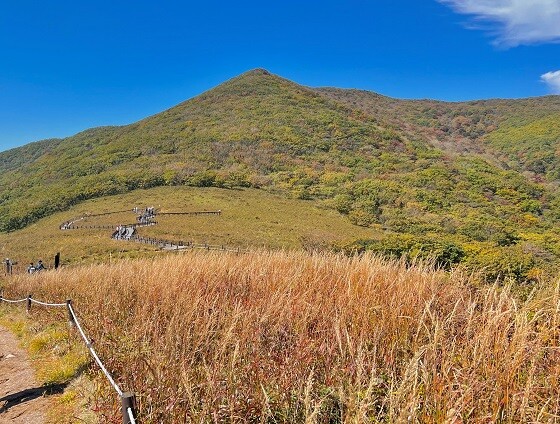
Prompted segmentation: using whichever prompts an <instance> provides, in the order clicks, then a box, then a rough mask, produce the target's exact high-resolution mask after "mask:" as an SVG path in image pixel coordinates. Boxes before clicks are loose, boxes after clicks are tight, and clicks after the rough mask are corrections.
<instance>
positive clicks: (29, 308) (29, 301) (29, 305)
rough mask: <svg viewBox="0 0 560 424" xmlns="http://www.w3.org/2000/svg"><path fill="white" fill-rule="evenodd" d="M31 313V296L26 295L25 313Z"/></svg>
mask: <svg viewBox="0 0 560 424" xmlns="http://www.w3.org/2000/svg"><path fill="white" fill-rule="evenodd" d="M29 311H31V295H30V294H29V295H27V313H29Z"/></svg>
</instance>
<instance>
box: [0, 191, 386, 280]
mask: <svg viewBox="0 0 560 424" xmlns="http://www.w3.org/2000/svg"><path fill="white" fill-rule="evenodd" d="M150 205H153V206H156V207H158V208H159V207H161V208H162V209H163V210H167V211H185V210H186V211H192V210H205V209H206V210H208V209H210V210H218V209H220V210H222V211H223V214H222V215H221V216H200V217H188V216H187V217H181V216H168V217H165V216H161V217H158V221H159V222H160V224H159V225H157V226H154V227H150V228H142V229H140V230H139V231H140V234H143V235H146V236H151V237H159V238H169V239H172V240H194V241H196V242H198V243H203V242H209V243H216V244H225V245H229V246H240V247H250V246H263V245H265V246H268V247H274V248H280V247H285V248H297V247H302V246H304V247H305V246H314V245H317V246H320V245H324V244H329V243H331V242H333V241H343V240H351V239H354V238H364V237H368V238H371V237H374V238H375V237H376V236H377V234H376V231H375V230H374V229H366V228H362V227H358V226H354V225H352V224H350V223H349V222H348V221H347V220H346V219H345V218H344V217H343V216H341V215H340V214H339V213H337V212H335V211H332V210H324V209H319V208H318V207H317V206H318V204H317V203H316V202H313V201H301V200H299V201H298V200H290V199H286V198H285V197H281V196H277V195H272V194H269V193H266V192H263V191H259V190H254V189H245V190H225V189H217V188H206V189H202V188H190V187H161V188H153V189H149V190H136V191H133V192H131V193H127V194H122V195H117V196H111V197H106V198H103V199H97V200H90V201H87V202H84V203H82V204H80V205H79V206H76V207H73V208H72V209H70V210H69V211H67V212H64V213H58V214H55V215H52V216H50V217H48V218H44V219H42V220H40V221H38V222H37V223H35V224H32V225H30V226H29V227H27V228H25V229H23V230H18V231H15V232H12V233H8V234H0V255H1V256H2V257H10V258H13V259H14V260H18V261H19V264H20V265H19V271H22V270H23V269H24V268H25V266H26V264H27V263H28V262H30V261H31V260H33V261H37V260H38V259H39V258H42V259H43V260H45V261H47V260H48V262H49V263H50V262H52V258H53V257H54V255H55V253H56V252H61V254H62V257H63V259H64V261H65V262H66V263H68V262H80V261H84V260H85V261H92V260H96V259H107V257H108V256H109V255H112V257H113V258H116V257H122V256H128V257H129V256H135V255H137V254H139V252H145V254H148V253H149V252H151V251H154V249H153V248H151V247H148V246H145V245H141V244H135V243H129V242H124V241H120V242H119V241H114V240H111V239H110V234H111V230H93V229H92V230H89V229H80V230H69V231H61V230H59V228H58V227H59V225H60V224H61V223H62V222H64V221H67V220H69V219H71V218H74V217H78V216H81V215H82V214H84V213H88V212H89V213H101V212H108V211H119V210H128V209H132V207H134V206H140V207H142V206H150ZM134 221H135V215H134V214H133V213H122V214H118V215H109V216H104V217H96V218H89V219H87V220H86V221H83V222H80V223H83V224H84V225H88V224H89V225H106V224H113V225H117V224H120V223H132V222H134Z"/></svg>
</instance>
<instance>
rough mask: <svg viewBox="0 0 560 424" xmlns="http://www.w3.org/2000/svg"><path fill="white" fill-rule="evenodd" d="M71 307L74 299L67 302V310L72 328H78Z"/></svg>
mask: <svg viewBox="0 0 560 424" xmlns="http://www.w3.org/2000/svg"><path fill="white" fill-rule="evenodd" d="M70 306H72V299H67V300H66V309H67V310H68V322H69V323H70V327H74V326H76V322H75V321H74V316H73V315H72V312H70Z"/></svg>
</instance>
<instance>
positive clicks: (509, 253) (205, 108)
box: [0, 70, 560, 279]
mask: <svg viewBox="0 0 560 424" xmlns="http://www.w3.org/2000/svg"><path fill="white" fill-rule="evenodd" d="M559 116H560V98H558V97H557V96H556V97H555V96H551V97H545V98H537V99H525V100H518V101H517V100H495V101H494V100H492V101H480V102H468V103H444V102H436V101H403V100H396V99H390V98H387V97H384V96H380V95H378V94H375V93H369V92H363V91H358V90H339V89H311V88H307V87H303V86H300V85H298V84H295V83H293V82H291V81H288V80H285V79H283V78H280V77H278V76H275V75H272V74H270V73H269V72H267V71H265V70H254V71H250V72H248V73H245V74H243V75H241V76H239V77H237V78H234V79H232V80H230V81H228V82H226V83H224V84H222V85H220V86H218V87H216V88H215V89H213V90H210V91H208V92H206V93H204V94H202V95H200V96H198V97H196V98H193V99H191V100H189V101H186V102H184V103H182V104H180V105H178V106H176V107H174V108H172V109H170V110H167V111H165V112H162V113H160V114H158V115H155V116H152V117H149V118H147V119H144V120H142V121H140V122H137V123H135V124H132V125H128V126H124V127H104V128H96V129H91V130H88V131H85V132H82V133H80V134H77V135H76V136H73V137H69V138H67V139H64V140H52V141H47V142H40V143H35V144H34V145H32V146H34V147H33V149H32V148H31V147H30V146H31V145H30V146H25V147H23V148H19V149H14V150H11V151H8V152H4V153H1V154H0V169H2V174H1V176H0V202H1V203H0V229H1V230H2V231H12V230H16V229H18V228H22V227H25V226H26V225H28V224H29V223H31V222H34V221H36V220H37V219H39V218H40V217H43V216H46V215H49V214H51V213H53V212H55V211H59V210H65V209H67V208H68V207H69V206H70V205H73V204H76V203H78V202H80V201H82V200H85V199H89V198H94V197H100V196H105V195H110V194H116V193H122V192H127V191H131V190H134V189H137V188H147V187H155V186H163V185H190V186H199V187H207V186H215V187H226V188H228V187H229V188H234V187H238V188H243V187H255V188H261V189H265V190H272V191H275V192H279V193H284V195H286V196H290V197H295V198H298V199H301V200H307V199H315V200H318V201H320V202H322V205H323V206H324V207H328V208H332V209H336V210H337V211H339V212H340V213H342V214H344V215H346V216H347V219H349V220H350V222H352V223H353V224H355V225H359V226H364V227H371V228H373V229H375V230H378V232H379V233H382V234H384V235H385V237H384V238H383V240H382V241H379V240H376V241H372V240H357V241H356V242H354V243H351V244H349V245H344V246H337V247H338V248H340V249H344V250H348V251H351V250H356V249H357V250H362V249H371V250H377V251H381V252H383V253H386V254H392V255H400V254H402V253H407V252H408V253H409V254H412V255H418V254H419V255H424V254H428V252H429V253H430V254H435V255H436V256H437V259H438V261H439V262H440V263H441V265H442V266H450V265H451V264H453V263H458V262H467V263H470V264H472V265H475V266H485V267H486V268H487V269H488V270H489V271H488V276H489V278H496V277H498V276H499V275H503V274H504V273H505V274H508V275H511V276H514V277H515V278H518V279H525V278H533V277H535V276H538V275H540V272H541V269H542V268H543V267H550V266H551V264H554V263H555V262H556V261H557V258H558V255H559V254H560V244H559V240H560V239H559V237H558V234H557V231H556V227H557V225H556V224H557V223H558V220H559V218H560V213H559V212H560V210H559V209H558V206H559V198H558V195H557V190H556V188H555V186H556V185H555V182H556V179H557V178H558V174H557V170H558V167H557V166H556V163H557V161H558V154H557V149H558V142H559V139H558V133H559V131H560V129H559V127H558V117H559Z"/></svg>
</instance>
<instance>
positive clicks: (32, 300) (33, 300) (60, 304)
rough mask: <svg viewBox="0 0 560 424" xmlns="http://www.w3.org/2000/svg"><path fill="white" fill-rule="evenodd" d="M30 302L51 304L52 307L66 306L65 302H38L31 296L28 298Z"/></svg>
mask: <svg viewBox="0 0 560 424" xmlns="http://www.w3.org/2000/svg"><path fill="white" fill-rule="evenodd" d="M30 300H31V302H33V303H36V304H37V305H43V306H53V307H57V306H66V305H67V304H66V303H47V302H40V301H38V300H35V299H33V298H30Z"/></svg>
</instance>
